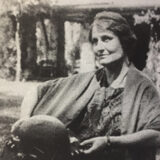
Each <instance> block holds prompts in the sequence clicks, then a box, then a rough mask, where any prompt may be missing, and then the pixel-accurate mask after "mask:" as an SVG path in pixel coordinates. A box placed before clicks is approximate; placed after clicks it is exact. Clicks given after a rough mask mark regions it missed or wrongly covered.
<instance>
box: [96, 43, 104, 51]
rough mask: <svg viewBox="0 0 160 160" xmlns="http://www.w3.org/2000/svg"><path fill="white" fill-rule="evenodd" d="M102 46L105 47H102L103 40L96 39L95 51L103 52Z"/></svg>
mask: <svg viewBox="0 0 160 160" xmlns="http://www.w3.org/2000/svg"><path fill="white" fill-rule="evenodd" d="M104 48H105V47H104V44H103V42H101V41H98V42H97V45H96V47H95V51H96V52H97V53H103V51H104Z"/></svg>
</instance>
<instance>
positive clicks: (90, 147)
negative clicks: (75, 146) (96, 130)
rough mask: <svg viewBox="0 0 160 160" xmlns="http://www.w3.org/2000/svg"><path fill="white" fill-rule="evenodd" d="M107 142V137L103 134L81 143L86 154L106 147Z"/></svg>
mask: <svg viewBox="0 0 160 160" xmlns="http://www.w3.org/2000/svg"><path fill="white" fill-rule="evenodd" d="M107 143H108V139H107V137H106V136H103V137H95V138H91V139H88V140H85V141H83V142H82V143H81V144H80V145H81V148H83V153H84V154H91V153H93V152H97V151H99V150H102V149H104V148H105V147H106V146H107Z"/></svg>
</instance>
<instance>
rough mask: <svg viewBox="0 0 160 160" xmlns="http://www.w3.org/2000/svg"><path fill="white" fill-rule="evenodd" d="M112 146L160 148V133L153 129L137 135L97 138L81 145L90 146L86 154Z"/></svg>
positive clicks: (85, 150)
mask: <svg viewBox="0 0 160 160" xmlns="http://www.w3.org/2000/svg"><path fill="white" fill-rule="evenodd" d="M110 145H112V146H113V147H114V146H115V147H144V146H145V147H151V146H154V147H159V146H160V132H159V131H155V130H152V129H147V130H143V131H139V132H136V133H132V134H128V135H122V136H111V137H106V136H102V137H95V138H91V139H88V140H85V141H83V142H82V143H81V146H82V148H83V147H85V146H90V147H88V148H87V149H84V150H83V152H84V153H85V154H90V153H92V152H95V151H98V150H101V149H104V148H106V147H107V146H108V147H109V146H110Z"/></svg>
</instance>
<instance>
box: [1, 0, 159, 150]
mask: <svg viewBox="0 0 160 160" xmlns="http://www.w3.org/2000/svg"><path fill="white" fill-rule="evenodd" d="M102 10H110V11H116V12H119V13H121V14H122V15H123V16H124V17H126V19H127V20H128V22H129V23H130V25H131V27H132V29H133V30H134V31H135V34H136V36H137V39H138V41H137V45H136V49H135V56H134V58H133V62H134V64H135V66H136V67H137V68H138V69H139V70H142V71H144V72H145V73H147V75H148V76H149V77H150V78H151V80H152V81H153V82H154V83H155V85H156V87H157V89H158V91H160V88H159V87H160V1H159V0H152V1H146V0H141V1H138V0H128V1H125V0H119V1H117V0H99V1H97V0H83V1H82V0H76V1H75V0H7V1H6V0H0V152H1V150H2V146H3V144H4V143H5V141H4V139H5V137H6V136H7V135H8V134H9V130H10V127H11V125H12V124H13V122H15V121H16V120H17V119H18V118H19V112H20V105H21V102H22V100H23V97H24V95H25V94H26V92H27V90H29V89H30V88H32V87H33V86H35V85H38V84H39V83H42V82H43V81H46V80H49V79H55V78H58V77H65V76H71V75H73V74H77V73H80V72H88V71H91V70H95V69H96V68H98V67H99V66H97V64H96V62H95V57H94V54H93V52H92V48H91V45H90V43H89V41H88V36H89V29H90V24H91V21H92V19H93V17H94V15H95V14H96V13H97V12H99V11H102Z"/></svg>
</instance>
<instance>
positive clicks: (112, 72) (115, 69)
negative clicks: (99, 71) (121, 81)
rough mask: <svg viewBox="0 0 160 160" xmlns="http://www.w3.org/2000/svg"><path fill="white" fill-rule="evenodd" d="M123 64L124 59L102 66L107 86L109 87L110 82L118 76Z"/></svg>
mask: <svg viewBox="0 0 160 160" xmlns="http://www.w3.org/2000/svg"><path fill="white" fill-rule="evenodd" d="M123 63H125V62H124V59H123V60H119V61H117V62H114V63H113V64H110V65H107V66H104V69H105V72H106V76H107V82H108V84H109V85H111V84H112V82H113V81H114V80H115V79H116V78H117V77H118V76H119V74H120V72H121V69H122V66H123Z"/></svg>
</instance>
